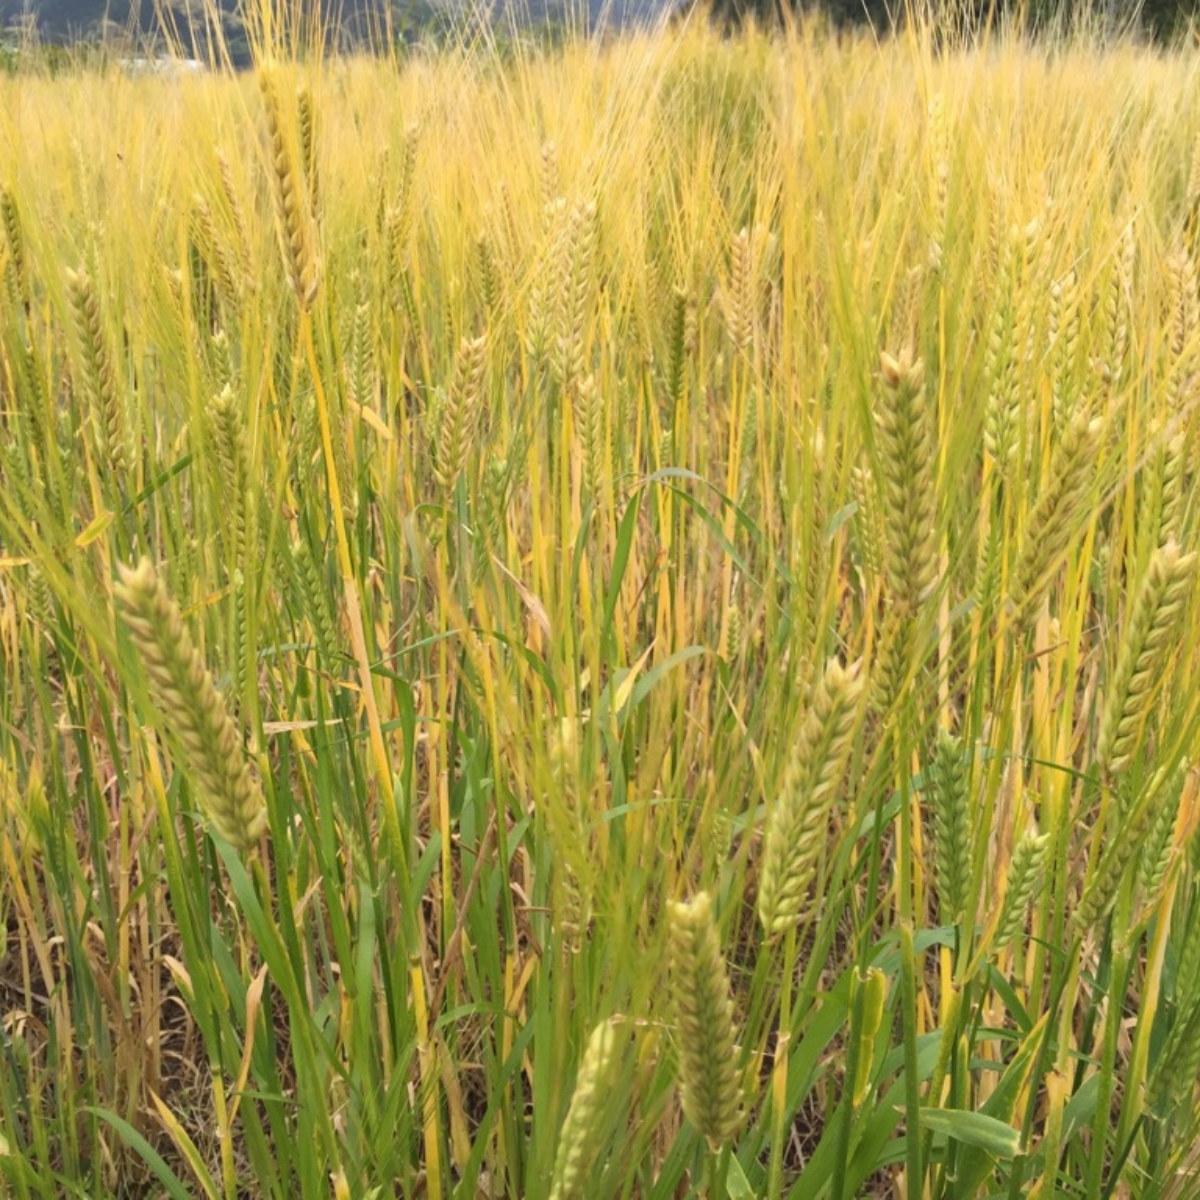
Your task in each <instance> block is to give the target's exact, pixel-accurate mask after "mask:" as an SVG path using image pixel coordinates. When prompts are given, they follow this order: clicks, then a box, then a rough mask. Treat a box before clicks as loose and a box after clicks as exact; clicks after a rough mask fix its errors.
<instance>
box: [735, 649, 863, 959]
mask: <svg viewBox="0 0 1200 1200" xmlns="http://www.w3.org/2000/svg"><path fill="white" fill-rule="evenodd" d="M863 687H864V683H863V679H862V677H861V675H860V673H859V668H858V665H857V664H855V665H853V666H850V667H848V668H844V667H842V665H841V664H840V663H838V662H837V661H836V660H833V659H831V660H830V661H829V662H828V663H827V664H826V667H825V673H824V676H823V677H822V678H821V680H820V682H819V683H818V684H817V686H816V689H815V691H814V692H813V698H812V702H811V704H810V705H809V710H808V712H807V714H806V715H805V717H804V719H803V721H802V722H801V726H800V732H799V735H798V736H797V738H796V741H795V745H794V746H793V748H792V751H791V754H790V756H789V758H788V762H787V767H786V769H785V771H784V775H783V780H782V783H781V785H780V789H779V793H778V795H777V796H776V798H775V801H774V803H773V804H772V805H771V807H770V808H769V810H768V814H767V824H766V830H765V832H764V834H763V852H762V862H761V864H760V867H759V880H758V915H759V920H760V921H761V922H762V926H763V929H764V930H765V931H766V933H767V934H768V936H772V935H775V934H778V933H781V932H783V931H784V930H785V929H787V928H788V927H789V926H792V925H795V924H796V922H797V921H798V920H799V919H800V914H801V909H802V907H803V905H804V902H805V900H806V899H807V896H808V889H809V886H810V884H811V883H812V879H813V874H814V872H815V870H816V866H817V863H818V861H819V859H820V855H821V852H822V850H823V849H824V847H825V842H826V835H827V831H828V823H829V810H830V808H832V806H833V802H834V800H835V799H836V797H837V792H838V788H839V787H840V786H841V783H842V772H843V770H844V767H845V760H846V757H847V755H848V754H849V750H850V743H851V739H852V736H853V733H854V727H855V724H856V721H857V719H858V707H859V699H860V697H861V696H862V692H863Z"/></svg>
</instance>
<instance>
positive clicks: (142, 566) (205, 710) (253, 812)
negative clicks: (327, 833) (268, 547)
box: [113, 558, 267, 850]
mask: <svg viewBox="0 0 1200 1200" xmlns="http://www.w3.org/2000/svg"><path fill="white" fill-rule="evenodd" d="M118 577H119V578H118V582H117V584H116V585H115V587H114V589H113V591H114V594H115V596H116V598H117V603H118V605H119V606H120V610H121V614H122V616H123V617H124V619H125V624H126V625H127V626H128V627H129V632H130V634H131V635H132V637H133V640H134V643H135V645H136V646H137V649H138V652H139V654H140V655H141V658H142V662H143V663H144V665H145V670H146V675H147V678H148V680H149V683H150V691H151V696H152V698H153V699H154V702H155V704H156V705H157V706H158V708H159V710H160V711H161V713H162V715H163V717H164V718H165V723H166V726H167V728H168V730H169V732H170V733H171V734H173V735H174V737H175V738H176V739H177V741H178V743H179V745H180V746H181V747H182V749H183V752H184V756H185V758H186V760H187V765H188V767H189V768H190V770H191V772H192V774H193V775H194V776H195V779H196V782H197V784H198V785H199V788H200V794H201V806H202V808H203V809H204V811H205V813H206V815H207V816H208V818H209V820H210V821H211V822H212V825H213V828H214V829H215V830H216V831H217V833H219V834H220V835H221V837H223V838H224V839H225V840H226V841H227V842H229V843H231V844H232V845H233V846H236V847H237V848H238V849H241V850H245V849H247V848H248V847H249V846H251V845H253V843H254V842H255V841H256V840H257V839H258V837H259V835H260V834H261V833H262V832H263V830H264V829H265V828H266V823H267V814H266V807H265V805H264V803H263V795H262V788H261V785H260V784H259V781H258V777H257V775H256V773H255V771H254V768H253V766H252V765H251V763H250V760H249V758H248V757H247V755H246V752H245V749H244V748H243V746H242V742H241V738H240V737H239V735H238V731H237V727H236V726H235V725H234V723H233V720H232V718H231V717H230V716H229V713H228V711H227V710H226V707H225V698H224V697H223V696H222V695H221V693H220V692H218V691H217V689H216V687H215V686H214V685H213V680H212V675H211V673H210V672H209V671H208V669H207V668H206V667H205V665H204V660H203V659H202V658H201V656H200V652H199V651H198V650H197V649H196V648H195V646H194V645H193V644H192V639H191V637H190V636H189V634H188V631H187V629H186V628H185V627H184V624H183V618H182V617H181V616H180V613H179V607H178V606H177V605H176V603H175V601H174V600H172V599H171V597H170V595H168V593H167V590H166V588H165V587H163V585H162V584H161V583H160V582H159V579H158V577H157V575H156V574H155V572H154V567H153V566H152V565H151V563H150V560H149V559H147V558H143V559H142V560H141V561H140V562H139V563H138V565H137V566H136V567H134V568H130V567H125V566H121V567H119V568H118Z"/></svg>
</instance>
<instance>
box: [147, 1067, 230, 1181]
mask: <svg viewBox="0 0 1200 1200" xmlns="http://www.w3.org/2000/svg"><path fill="white" fill-rule="evenodd" d="M150 1099H151V1100H153V1101H154V1107H155V1108H156V1109H158V1118H159V1120H160V1121H162V1123H163V1125H164V1126H165V1127H166V1130H167V1133H169V1134H170V1135H171V1141H173V1142H174V1143H175V1146H176V1149H178V1151H179V1153H180V1154H182V1155H183V1157H184V1158H186V1159H187V1164H188V1166H189V1167H191V1168H192V1174H193V1175H195V1176H196V1180H197V1182H198V1183H199V1184H200V1186H201V1187H202V1188H203V1189H204V1194H205V1195H206V1196H207V1197H208V1198H209V1200H221V1193H220V1190H219V1189H218V1188H217V1184H216V1181H215V1180H214V1179H213V1177H212V1176H211V1175H210V1174H209V1173H208V1168H207V1167H206V1166H205V1165H204V1159H203V1157H201V1154H200V1151H199V1150H197V1149H196V1143H195V1142H193V1141H192V1139H191V1138H190V1137H189V1136H188V1133H187V1130H186V1129H184V1127H183V1126H182V1125H180V1123H179V1121H178V1119H177V1118H176V1116H175V1114H174V1113H173V1112H172V1111H171V1110H170V1109H169V1108H168V1107H167V1106H166V1105H165V1104H164V1103H163V1102H162V1100H160V1099H159V1097H158V1095H157V1093H156V1092H155V1091H154V1090H153V1088H151V1089H150Z"/></svg>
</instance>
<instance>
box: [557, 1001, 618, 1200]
mask: <svg viewBox="0 0 1200 1200" xmlns="http://www.w3.org/2000/svg"><path fill="white" fill-rule="evenodd" d="M620 1041H621V1029H620V1026H618V1025H617V1024H616V1022H615V1021H612V1020H608V1021H602V1022H601V1023H600V1024H599V1025H597V1026H596V1028H595V1029H593V1030H592V1036H591V1037H590V1038H588V1044H587V1050H586V1051H585V1052H584V1055H583V1062H582V1063H580V1066H579V1074H578V1075H577V1076H576V1078H575V1092H574V1094H573V1095H572V1097H571V1106H570V1108H568V1109H567V1118H566V1120H565V1121H564V1122H563V1126H562V1133H561V1134H560V1135H559V1139H558V1155H557V1157H556V1158H555V1160H554V1182H553V1184H552V1185H551V1187H550V1200H584V1197H586V1196H589V1195H591V1194H592V1187H593V1184H594V1180H593V1179H592V1177H591V1173H592V1168H593V1166H594V1165H595V1162H596V1156H597V1155H598V1154H599V1152H600V1148H601V1139H602V1137H603V1134H604V1116H605V1105H606V1103H607V1102H608V1099H609V1095H610V1093H611V1091H612V1087H613V1084H614V1083H615V1076H616V1074H617V1069H618V1068H619V1066H620V1058H619V1056H618V1054H617V1051H618V1050H619V1049H620Z"/></svg>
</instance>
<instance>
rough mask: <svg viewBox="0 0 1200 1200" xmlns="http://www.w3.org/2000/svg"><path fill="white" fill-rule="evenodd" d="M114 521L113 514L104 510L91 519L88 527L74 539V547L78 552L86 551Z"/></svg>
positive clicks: (114, 515) (114, 516)
mask: <svg viewBox="0 0 1200 1200" xmlns="http://www.w3.org/2000/svg"><path fill="white" fill-rule="evenodd" d="M116 519H117V517H116V514H115V513H111V512H109V511H108V510H107V509H105V510H104V511H103V512H102V513H100V514H98V515H97V516H95V517H93V518H92V520H91V521H90V522H89V523H88V527H87V528H86V529H85V530H84V531H83V532H82V533H81V534H80V535H79V536H78V537H77V538H76V539H75V545H76V546H77V547H78V548H79V549H80V550H85V549H87V547H88V546H90V545H91V544H92V543H93V542H94V541H95V540H96V539H97V538H98V537H100V535H101V534H102V533H103V532H104V531H105V530H106V529H107V528H108V527H109V526H110V525H111V524H112V523H113V522H114V521H115V520H116Z"/></svg>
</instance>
